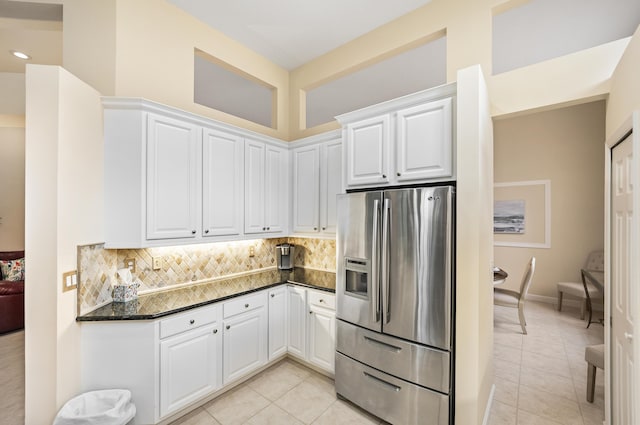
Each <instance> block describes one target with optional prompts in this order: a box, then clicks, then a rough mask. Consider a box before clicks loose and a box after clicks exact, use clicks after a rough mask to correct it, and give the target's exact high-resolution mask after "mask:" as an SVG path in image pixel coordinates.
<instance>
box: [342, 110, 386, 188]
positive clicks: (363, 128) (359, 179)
mask: <svg viewBox="0 0 640 425" xmlns="http://www.w3.org/2000/svg"><path fill="white" fill-rule="evenodd" d="M390 143H391V118H390V116H389V115H382V116H379V117H373V118H368V119H365V120H362V121H358V122H355V123H351V124H347V127H346V129H345V144H346V149H347V152H346V156H347V164H346V167H347V186H360V185H372V184H376V185H380V184H385V183H388V182H389V145H390Z"/></svg>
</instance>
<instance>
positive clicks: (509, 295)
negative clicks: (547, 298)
mask: <svg viewBox="0 0 640 425" xmlns="http://www.w3.org/2000/svg"><path fill="white" fill-rule="evenodd" d="M535 269H536V257H531V260H529V264H528V265H527V268H526V270H525V272H524V274H523V276H522V282H521V283H520V291H513V290H511V289H504V288H494V289H493V304H495V305H499V306H503V307H512V308H517V309H518V319H519V320H520V327H521V328H522V333H523V334H524V335H526V334H527V327H526V326H527V321H526V319H525V317H524V301H525V299H526V298H527V293H528V292H529V286H530V285H531V280H532V278H533V272H534V271H535Z"/></svg>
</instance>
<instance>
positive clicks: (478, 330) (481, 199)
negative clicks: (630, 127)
mask: <svg viewBox="0 0 640 425" xmlns="http://www.w3.org/2000/svg"><path fill="white" fill-rule="evenodd" d="M457 120H458V122H457V133H458V134H457V145H458V146H457V157H456V161H457V170H458V171H457V173H458V184H457V188H456V191H457V194H456V200H457V206H456V208H457V228H456V232H457V235H456V245H457V246H456V338H455V344H456V348H455V350H456V378H455V379H456V381H455V388H456V402H455V414H456V423H459V424H465V425H476V424H481V423H482V421H483V418H484V414H485V409H486V407H487V401H488V400H489V395H490V393H491V386H492V385H493V364H492V355H493V284H492V273H491V268H492V265H493V250H492V243H493V235H492V233H491V229H492V227H491V224H492V217H493V202H492V199H493V191H492V185H493V172H492V171H493V127H492V123H491V114H490V107H489V98H488V93H487V87H486V85H485V81H484V78H483V75H482V71H481V70H480V67H479V66H474V67H470V68H466V69H463V70H462V71H460V72H459V73H458V114H457Z"/></svg>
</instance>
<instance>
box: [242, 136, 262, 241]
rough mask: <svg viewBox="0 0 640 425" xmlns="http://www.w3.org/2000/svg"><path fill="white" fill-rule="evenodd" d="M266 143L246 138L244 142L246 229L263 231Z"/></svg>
mask: <svg viewBox="0 0 640 425" xmlns="http://www.w3.org/2000/svg"><path fill="white" fill-rule="evenodd" d="M265 149H266V148H265V145H264V143H262V142H256V141H253V140H245V144H244V187H245V192H244V231H245V232H246V233H263V232H264V231H265V230H266V225H265V220H264V202H265V194H264V172H265Z"/></svg>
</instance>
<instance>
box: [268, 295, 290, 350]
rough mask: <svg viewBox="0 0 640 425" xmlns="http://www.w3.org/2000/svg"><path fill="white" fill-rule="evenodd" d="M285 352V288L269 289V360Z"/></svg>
mask: <svg viewBox="0 0 640 425" xmlns="http://www.w3.org/2000/svg"><path fill="white" fill-rule="evenodd" d="M285 354H287V289H286V287H285V286H280V287H278V288H275V289H271V290H270V291H269V361H271V360H275V359H277V358H278V357H281V356H283V355H285Z"/></svg>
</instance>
